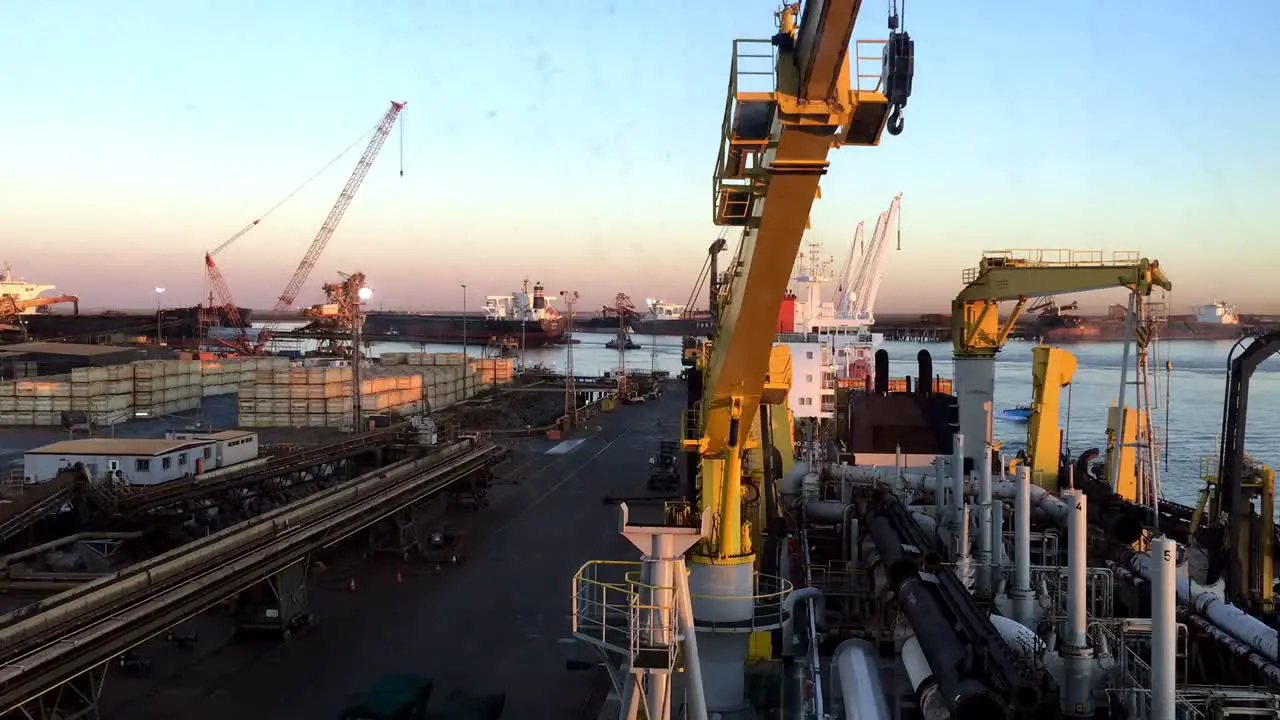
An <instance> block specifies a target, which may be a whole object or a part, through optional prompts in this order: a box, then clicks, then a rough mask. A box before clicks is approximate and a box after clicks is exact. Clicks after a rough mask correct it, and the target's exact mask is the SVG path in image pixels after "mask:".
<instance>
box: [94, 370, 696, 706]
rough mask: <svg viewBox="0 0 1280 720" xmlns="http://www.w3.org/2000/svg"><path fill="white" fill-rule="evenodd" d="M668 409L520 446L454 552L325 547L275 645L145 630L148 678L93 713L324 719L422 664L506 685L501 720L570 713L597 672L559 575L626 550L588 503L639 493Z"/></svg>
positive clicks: (668, 401) (665, 433)
mask: <svg viewBox="0 0 1280 720" xmlns="http://www.w3.org/2000/svg"><path fill="white" fill-rule="evenodd" d="M682 406H683V393H682V392H678V391H675V392H671V393H669V394H668V395H667V396H666V397H664V398H662V399H661V400H659V401H656V402H650V403H647V404H642V405H632V406H624V407H622V408H619V409H618V410H616V411H615V412H612V413H607V414H603V415H600V416H597V417H596V418H593V419H592V420H591V422H592V423H594V424H593V425H591V426H589V427H588V428H587V429H586V430H585V431H583V432H581V433H579V434H578V435H576V436H575V438H576V439H581V440H582V442H581V443H580V444H578V445H576V446H575V447H572V449H569V450H568V451H567V452H563V453H560V454H554V453H548V452H547V451H548V450H551V449H552V448H553V447H555V446H556V445H557V443H555V442H553V441H548V440H542V439H538V440H533V441H526V442H523V443H521V444H520V445H518V446H517V447H515V448H513V459H512V461H511V463H510V464H509V465H508V466H506V469H507V470H508V471H509V477H510V478H512V479H513V480H514V482H515V484H512V485H503V486H498V487H495V488H494V489H493V490H492V491H491V493H490V505H489V507H488V508H486V509H484V510H482V511H480V512H479V513H478V514H476V515H474V516H469V517H466V518H461V519H459V520H458V521H456V523H455V524H453V525H451V529H460V530H461V531H463V532H464V533H466V536H465V537H466V541H465V544H464V546H463V551H464V552H463V559H462V561H461V562H460V563H458V564H457V565H451V566H443V567H441V566H436V565H434V564H426V563H422V562H421V561H412V560H410V561H408V562H407V563H406V562H404V561H402V560H400V559H398V558H396V559H388V558H371V559H368V560H364V559H361V557H360V556H359V554H352V555H350V556H347V557H344V558H341V559H339V560H336V561H334V562H333V563H331V564H329V565H328V566H327V567H325V568H324V569H322V570H317V571H316V572H314V573H313V575H312V581H311V583H310V593H311V603H312V610H313V612H314V613H315V614H316V617H317V622H316V624H315V625H314V626H313V627H310V628H308V629H306V630H304V631H302V632H300V633H299V634H297V635H295V636H294V637H293V638H292V639H291V640H289V641H287V642H275V641H266V642H245V641H236V642H231V641H230V625H229V622H228V621H227V620H226V618H225V616H221V615H219V614H217V613H211V614H209V615H207V616H205V617H202V618H198V619H196V620H193V621H191V622H189V623H187V624H186V625H185V626H184V627H182V628H179V631H180V632H197V633H198V634H199V636H200V640H199V642H198V643H197V644H196V646H195V647H194V648H188V649H181V648H178V647H175V646H174V645H172V644H171V643H164V642H161V641H153V642H152V643H149V644H148V645H146V646H144V647H143V648H141V649H140V653H141V654H142V655H143V656H144V657H147V658H148V659H150V660H151V661H152V670H151V672H150V674H149V675H148V676H146V677H142V678H137V677H133V678H130V677H115V678H111V679H109V680H108V682H107V684H106V691H105V693H104V696H103V699H102V702H101V713H102V714H101V717H102V718H103V720H124V719H125V718H128V719H129V720H160V719H161V718H165V719H166V720H167V719H169V718H183V720H204V719H205V718H209V719H210V720H212V719H214V718H217V719H218V720H226V719H227V718H235V719H236V720H255V719H257V718H291V719H292V718H299V719H302V718H336V717H337V716H338V714H339V713H340V712H341V710H342V709H343V707H345V706H346V704H347V702H348V700H349V698H350V696H351V695H353V694H357V693H359V692H361V691H363V690H365V689H367V688H368V687H370V686H371V685H372V684H373V683H374V681H375V680H376V679H377V678H378V677H380V676H382V675H385V674H393V673H415V674H420V675H424V676H427V677H430V678H432V679H433V680H434V681H435V682H436V693H437V694H438V695H443V694H446V693H448V692H449V691H450V690H452V689H454V688H460V689H463V690H466V691H469V692H473V693H483V692H498V691H504V692H506V693H507V710H506V712H505V714H504V715H503V717H504V719H506V720H520V719H522V718H530V719H531V720H551V719H552V718H576V717H580V716H581V713H582V712H583V708H584V706H585V705H587V704H588V698H589V696H590V695H591V685H592V683H593V681H594V680H595V678H596V674H595V673H592V672H581V671H569V670H567V669H566V667H565V663H566V661H567V660H570V659H575V660H588V661H591V660H594V659H595V656H594V654H593V653H592V651H591V650H590V649H589V648H587V647H585V646H584V645H582V644H581V643H578V642H574V641H572V640H570V639H569V630H570V625H569V614H570V587H571V579H572V577H573V574H574V573H575V572H576V571H577V569H578V568H579V567H580V566H581V565H582V564H583V563H584V562H586V561H588V560H592V559H618V560H631V559H638V553H637V552H636V551H635V550H634V549H633V548H632V547H631V546H630V545H629V544H628V543H627V542H626V541H625V540H624V539H623V538H622V537H621V536H620V535H619V534H618V510H617V508H616V507H613V506H607V505H604V504H603V502H602V500H603V498H605V497H606V496H611V495H612V496H617V495H640V494H644V484H645V479H646V478H647V477H648V458H649V457H650V456H651V455H652V454H653V453H654V452H655V450H656V448H657V443H658V441H659V440H660V439H668V440H669V439H675V438H677V437H678V433H679V417H680V411H681V408H682ZM563 448H564V446H561V449H563ZM451 522H454V521H451ZM352 581H354V584H355V590H352V589H351V584H352ZM112 672H113V674H116V673H115V671H112Z"/></svg>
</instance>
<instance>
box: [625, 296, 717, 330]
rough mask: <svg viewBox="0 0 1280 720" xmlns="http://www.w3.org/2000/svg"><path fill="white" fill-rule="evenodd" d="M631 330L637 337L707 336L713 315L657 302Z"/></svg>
mask: <svg viewBox="0 0 1280 720" xmlns="http://www.w3.org/2000/svg"><path fill="white" fill-rule="evenodd" d="M615 322H617V321H616V320H615ZM631 329H632V330H634V331H635V334H636V335H662V336H675V337H686V336H689V335H706V334H707V333H709V332H711V313H710V312H708V311H706V310H690V309H689V308H688V307H686V306H684V305H676V304H674V303H664V302H662V301H660V300H655V301H654V302H652V303H650V306H649V313H648V314H647V315H645V316H644V317H642V318H637V319H636V320H634V321H633V322H632V323H631Z"/></svg>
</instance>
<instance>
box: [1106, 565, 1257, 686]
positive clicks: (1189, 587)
mask: <svg viewBox="0 0 1280 720" xmlns="http://www.w3.org/2000/svg"><path fill="white" fill-rule="evenodd" d="M1129 567H1130V568H1131V569H1132V570H1133V571H1134V572H1135V573H1137V574H1138V575H1139V576H1141V577H1142V579H1143V580H1146V581H1147V582H1149V583H1153V584H1154V583H1155V577H1156V575H1155V573H1156V562H1155V560H1154V559H1153V558H1152V557H1151V556H1150V555H1147V554H1146V553H1135V554H1134V555H1133V556H1132V557H1131V558H1130V559H1129ZM1177 589H1178V602H1179V603H1181V604H1183V605H1186V606H1187V607H1189V608H1191V609H1192V610H1193V611H1194V612H1195V613H1196V614H1198V615H1200V616H1202V617H1203V618H1204V619H1206V620H1208V621H1209V622H1211V623H1213V625H1214V627H1216V628H1218V629H1219V630H1221V631H1223V632H1225V633H1227V634H1228V635H1230V636H1231V637H1234V638H1235V639H1237V640H1239V641H1240V642H1242V643H1244V644H1246V645H1248V646H1249V647H1251V648H1253V649H1254V650H1256V651H1258V654H1259V655H1261V656H1262V657H1264V658H1266V659H1267V660H1270V661H1272V662H1276V631H1275V630H1273V629H1271V628H1269V627H1267V626H1266V624H1265V623H1263V622H1262V621H1261V620H1259V619H1257V618H1255V617H1253V616H1252V615H1250V614H1248V613H1246V612H1245V611H1244V610H1241V609H1240V608H1238V607H1236V606H1235V605H1232V604H1231V603H1229V602H1227V601H1226V600H1224V599H1223V598H1222V597H1221V596H1219V595H1217V594H1216V593H1215V592H1213V591H1212V590H1210V589H1209V588H1206V587H1203V586H1201V585H1200V584H1198V583H1193V582H1191V581H1190V580H1188V579H1187V578H1185V577H1179V578H1178V580H1177Z"/></svg>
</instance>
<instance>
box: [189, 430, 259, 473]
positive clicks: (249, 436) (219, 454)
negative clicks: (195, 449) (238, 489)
mask: <svg viewBox="0 0 1280 720" xmlns="http://www.w3.org/2000/svg"><path fill="white" fill-rule="evenodd" d="M173 439H174V440H191V441H211V442H213V443H214V458H215V459H216V460H217V462H216V464H215V465H213V466H208V465H206V466H205V468H204V470H205V472H208V471H210V470H213V469H215V468H225V467H227V466H228V465H235V464H237V463H242V462H248V461H250V460H255V459H257V457H258V433H256V432H249V431H247V430H222V431H220V432H213V433H173Z"/></svg>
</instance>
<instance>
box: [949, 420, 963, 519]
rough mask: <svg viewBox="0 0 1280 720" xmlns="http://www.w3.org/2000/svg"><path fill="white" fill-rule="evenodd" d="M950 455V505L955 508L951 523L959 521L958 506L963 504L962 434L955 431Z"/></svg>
mask: <svg viewBox="0 0 1280 720" xmlns="http://www.w3.org/2000/svg"><path fill="white" fill-rule="evenodd" d="M952 442H954V443H955V446H954V448H952V449H953V450H955V454H953V455H952V456H951V506H952V507H954V508H955V511H954V513H953V520H952V522H953V523H959V522H960V507H961V506H962V505H964V435H961V434H960V433H956V434H955V436H954V439H953V440H952Z"/></svg>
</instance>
